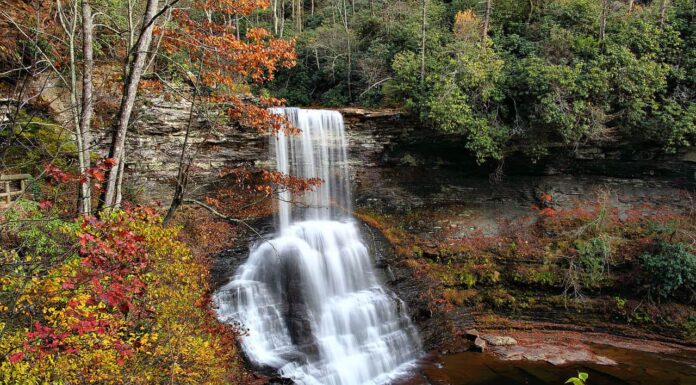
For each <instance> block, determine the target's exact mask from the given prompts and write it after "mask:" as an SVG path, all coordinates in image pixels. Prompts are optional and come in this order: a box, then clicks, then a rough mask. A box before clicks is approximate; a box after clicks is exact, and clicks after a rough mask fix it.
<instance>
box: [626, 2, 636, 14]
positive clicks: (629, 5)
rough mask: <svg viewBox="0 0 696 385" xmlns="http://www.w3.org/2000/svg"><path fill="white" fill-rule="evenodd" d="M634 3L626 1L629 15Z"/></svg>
mask: <svg viewBox="0 0 696 385" xmlns="http://www.w3.org/2000/svg"><path fill="white" fill-rule="evenodd" d="M635 2H636V1H635V0H629V1H628V13H629V14H630V13H631V12H633V5H634V4H635Z"/></svg>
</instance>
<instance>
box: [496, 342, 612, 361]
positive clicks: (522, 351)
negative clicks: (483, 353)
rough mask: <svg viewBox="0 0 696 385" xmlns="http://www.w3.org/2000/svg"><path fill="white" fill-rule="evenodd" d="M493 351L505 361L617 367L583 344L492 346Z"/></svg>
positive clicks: (608, 359)
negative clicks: (591, 363) (583, 363)
mask: <svg viewBox="0 0 696 385" xmlns="http://www.w3.org/2000/svg"><path fill="white" fill-rule="evenodd" d="M491 351H492V352H494V353H495V354H496V355H498V356H499V357H500V358H501V359H503V360H529V361H546V362H548V363H550V364H552V365H564V364H567V363H570V362H593V363H596V364H599V365H616V362H615V361H614V360H612V359H610V358H607V357H604V356H601V355H597V354H594V353H593V352H592V350H591V349H590V347H589V346H587V345H585V344H582V343H578V344H574V345H560V346H559V345H551V344H547V343H538V344H529V345H525V346H522V345H507V346H492V347H491Z"/></svg>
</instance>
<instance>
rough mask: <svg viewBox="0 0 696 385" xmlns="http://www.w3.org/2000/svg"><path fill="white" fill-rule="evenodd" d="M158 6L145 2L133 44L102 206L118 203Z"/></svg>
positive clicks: (115, 205)
mask: <svg viewBox="0 0 696 385" xmlns="http://www.w3.org/2000/svg"><path fill="white" fill-rule="evenodd" d="M158 5H159V0H148V1H147V6H146V9H145V14H144V16H143V26H142V29H141V31H140V36H139V37H138V39H137V41H136V43H135V44H136V46H135V47H134V49H135V52H134V53H133V60H132V61H131V65H130V69H129V71H128V76H127V77H126V81H125V83H124V86H123V97H122V99H121V105H120V107H119V111H118V114H117V119H116V124H115V129H114V133H113V139H112V142H111V149H110V151H109V157H110V158H112V159H114V160H115V161H116V163H117V166H116V167H112V168H111V170H109V173H108V177H107V180H106V190H105V192H104V196H103V199H102V208H113V207H118V205H119V204H120V196H121V187H122V183H123V172H124V163H125V144H126V133H127V131H128V125H129V123H130V117H131V113H132V111H133V105H134V104H135V98H136V96H137V94H138V84H139V83H140V77H141V76H142V71H143V67H144V64H145V59H146V58H147V52H148V50H149V48H150V42H151V40H152V30H153V28H154V26H155V23H154V20H153V18H154V17H155V16H156V15H157V8H158ZM129 56H130V53H129Z"/></svg>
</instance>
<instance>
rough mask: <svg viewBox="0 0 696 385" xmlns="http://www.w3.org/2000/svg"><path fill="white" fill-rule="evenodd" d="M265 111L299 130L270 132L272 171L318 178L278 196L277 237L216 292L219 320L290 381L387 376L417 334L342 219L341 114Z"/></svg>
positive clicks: (310, 383)
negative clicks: (235, 327)
mask: <svg viewBox="0 0 696 385" xmlns="http://www.w3.org/2000/svg"><path fill="white" fill-rule="evenodd" d="M273 112H275V113H278V114H285V115H286V116H287V118H288V120H289V121H290V122H291V123H292V124H293V125H294V126H295V127H297V128H299V129H301V130H302V132H301V134H299V135H297V136H287V135H284V134H283V133H280V134H279V135H278V136H277V137H272V139H271V141H272V148H273V150H274V152H275V159H276V162H277V169H278V171H281V172H283V173H286V174H288V175H293V176H298V177H301V178H321V179H322V180H323V183H322V185H321V186H320V187H318V188H317V189H316V190H315V191H313V192H311V193H306V194H303V195H301V196H299V197H293V196H292V194H291V193H290V192H287V191H286V192H283V193H281V196H280V199H279V207H278V215H277V222H278V226H279V230H280V231H279V236H278V237H276V238H275V239H273V240H271V241H268V242H262V243H260V244H259V245H257V246H256V247H254V248H253V249H252V251H251V254H250V255H249V259H248V260H247V262H246V263H245V264H244V265H242V266H241V267H240V268H239V269H238V271H237V272H236V274H235V276H234V277H233V278H232V280H231V281H230V282H229V283H228V284H227V285H225V286H224V287H222V288H221V289H220V290H219V291H218V292H217V293H216V294H215V300H216V303H217V305H218V310H217V312H218V317H219V318H220V319H221V320H222V321H224V322H235V323H239V324H240V325H241V326H242V327H243V328H244V329H246V330H248V332H247V335H245V336H244V337H242V341H241V344H242V347H243V349H244V351H245V353H246V354H247V356H248V357H249V359H250V360H251V361H252V362H253V363H254V364H255V365H257V366H259V367H264V368H272V369H275V370H277V371H278V372H279V373H280V375H282V376H283V377H287V378H290V379H292V380H294V381H295V382H296V383H298V384H306V385H314V384H318V385H362V384H385V383H388V382H389V381H390V380H392V379H393V378H395V377H396V376H398V375H399V374H401V373H402V372H403V371H404V370H405V369H407V368H408V367H409V366H410V364H411V363H412V362H413V361H414V360H415V359H416V358H417V356H418V354H419V353H420V341H419V338H418V335H417V332H416V330H415V327H414V326H413V324H412V323H411V321H410V320H409V318H408V316H407V314H406V310H405V305H404V304H403V302H402V301H401V300H400V299H399V298H398V297H396V295H395V294H394V293H392V292H391V291H389V290H387V289H385V288H383V287H382V285H381V284H380V282H379V279H378V277H377V276H376V272H375V270H374V268H373V267H372V260H371V258H370V255H369V253H368V250H367V247H366V246H365V245H364V244H363V242H362V240H361V238H360V236H359V234H358V230H357V228H356V225H355V223H354V221H353V220H352V218H351V217H350V214H349V213H350V207H349V205H350V194H349V183H348V168H347V164H346V161H347V156H346V148H347V145H346V139H345V133H344V126H343V117H342V116H341V114H340V113H338V112H336V111H322V110H301V109H296V108H288V109H276V110H274V111H273ZM291 202H292V203H291Z"/></svg>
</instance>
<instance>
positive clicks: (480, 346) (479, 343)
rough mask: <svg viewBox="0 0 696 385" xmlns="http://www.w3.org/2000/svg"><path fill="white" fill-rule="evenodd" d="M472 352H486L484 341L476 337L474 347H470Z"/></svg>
mask: <svg viewBox="0 0 696 385" xmlns="http://www.w3.org/2000/svg"><path fill="white" fill-rule="evenodd" d="M472 350H473V351H475V352H479V353H483V352H484V351H486V341H485V340H484V339H483V338H481V337H476V339H475V340H474V346H472Z"/></svg>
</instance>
